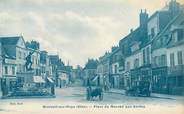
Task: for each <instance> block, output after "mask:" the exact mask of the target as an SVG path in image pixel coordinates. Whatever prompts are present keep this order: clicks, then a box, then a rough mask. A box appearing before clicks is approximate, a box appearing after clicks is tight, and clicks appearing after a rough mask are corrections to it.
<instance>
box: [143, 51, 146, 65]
mask: <svg viewBox="0 0 184 114" xmlns="http://www.w3.org/2000/svg"><path fill="white" fill-rule="evenodd" d="M143 63H144V64H146V53H145V49H144V50H143Z"/></svg>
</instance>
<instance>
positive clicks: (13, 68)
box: [12, 66, 15, 75]
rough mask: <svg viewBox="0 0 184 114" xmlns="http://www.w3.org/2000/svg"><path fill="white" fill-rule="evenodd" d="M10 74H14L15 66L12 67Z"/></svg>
mask: <svg viewBox="0 0 184 114" xmlns="http://www.w3.org/2000/svg"><path fill="white" fill-rule="evenodd" d="M12 75H15V67H14V66H13V67H12Z"/></svg>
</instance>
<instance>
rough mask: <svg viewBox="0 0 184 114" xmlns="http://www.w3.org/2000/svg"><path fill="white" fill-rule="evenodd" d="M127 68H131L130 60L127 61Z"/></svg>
mask: <svg viewBox="0 0 184 114" xmlns="http://www.w3.org/2000/svg"><path fill="white" fill-rule="evenodd" d="M127 70H128V71H129V70H130V62H127Z"/></svg>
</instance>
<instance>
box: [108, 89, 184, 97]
mask: <svg viewBox="0 0 184 114" xmlns="http://www.w3.org/2000/svg"><path fill="white" fill-rule="evenodd" d="M106 93H115V94H122V95H125V90H123V89H112V88H111V89H110V90H109V91H107V92H106ZM151 97H152V98H161V99H172V100H184V96H178V95H167V94H159V93H151Z"/></svg>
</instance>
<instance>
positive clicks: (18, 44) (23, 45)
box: [17, 36, 26, 48]
mask: <svg viewBox="0 0 184 114" xmlns="http://www.w3.org/2000/svg"><path fill="white" fill-rule="evenodd" d="M17 46H18V47H21V48H26V45H25V41H24V39H23V37H22V36H21V37H20V38H19V40H18V42H17Z"/></svg>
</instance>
